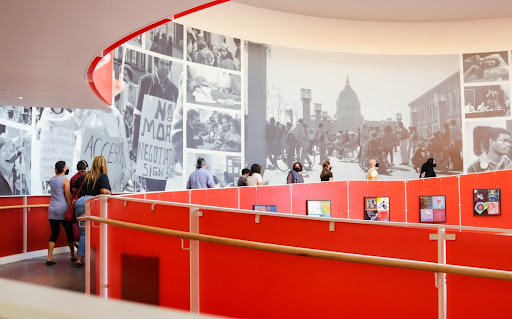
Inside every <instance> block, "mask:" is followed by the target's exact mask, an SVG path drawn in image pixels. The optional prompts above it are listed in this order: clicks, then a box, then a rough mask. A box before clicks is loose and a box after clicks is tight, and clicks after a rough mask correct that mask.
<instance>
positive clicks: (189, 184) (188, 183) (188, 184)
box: [187, 177, 192, 189]
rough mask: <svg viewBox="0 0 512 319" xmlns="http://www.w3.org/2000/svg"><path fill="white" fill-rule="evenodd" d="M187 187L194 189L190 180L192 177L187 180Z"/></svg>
mask: <svg viewBox="0 0 512 319" xmlns="http://www.w3.org/2000/svg"><path fill="white" fill-rule="evenodd" d="M187 189H192V183H191V182H190V177H189V178H188V181H187Z"/></svg>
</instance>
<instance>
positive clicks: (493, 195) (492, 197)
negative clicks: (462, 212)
mask: <svg viewBox="0 0 512 319" xmlns="http://www.w3.org/2000/svg"><path fill="white" fill-rule="evenodd" d="M500 202H501V194H500V190H499V189H496V188H492V189H475V190H473V205H474V207H473V215H475V216H499V215H501V208H500Z"/></svg>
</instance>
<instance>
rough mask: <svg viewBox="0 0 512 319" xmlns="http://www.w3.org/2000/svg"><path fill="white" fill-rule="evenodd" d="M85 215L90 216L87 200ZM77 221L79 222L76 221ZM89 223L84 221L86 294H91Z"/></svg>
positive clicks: (89, 204) (89, 205) (89, 206)
mask: <svg viewBox="0 0 512 319" xmlns="http://www.w3.org/2000/svg"><path fill="white" fill-rule="evenodd" d="M85 216H91V203H90V202H89V201H86V202H85ZM77 223H80V222H79V221H77ZM91 223H92V222H91V221H89V220H87V221H86V222H85V294H87V295H90V294H91ZM78 226H80V224H78ZM73 249H74V248H73ZM77 253H78V252H77ZM93 280H96V278H93Z"/></svg>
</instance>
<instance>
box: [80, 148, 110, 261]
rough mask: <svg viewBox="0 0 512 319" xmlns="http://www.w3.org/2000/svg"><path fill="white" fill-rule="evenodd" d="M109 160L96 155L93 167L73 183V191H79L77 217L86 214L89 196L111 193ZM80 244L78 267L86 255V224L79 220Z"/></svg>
mask: <svg viewBox="0 0 512 319" xmlns="http://www.w3.org/2000/svg"><path fill="white" fill-rule="evenodd" d="M107 175H108V169H107V161H106V160H105V158H104V157H103V156H96V157H95V158H94V161H93V162H92V168H91V170H90V171H88V172H86V173H85V174H84V175H82V176H80V178H79V179H78V180H77V181H76V182H75V184H74V185H73V192H77V194H78V195H77V198H78V199H77V200H76V202H75V216H76V218H78V217H80V216H82V215H83V214H85V200H86V199H87V198H89V197H93V196H98V195H100V194H107V195H109V194H110V183H109V180H108V176H107ZM78 226H79V228H80V244H79V246H78V258H77V261H76V266H77V267H82V266H83V265H84V264H83V262H84V257H85V224H84V223H80V222H79V225H78Z"/></svg>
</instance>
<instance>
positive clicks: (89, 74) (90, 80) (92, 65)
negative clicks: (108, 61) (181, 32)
mask: <svg viewBox="0 0 512 319" xmlns="http://www.w3.org/2000/svg"><path fill="white" fill-rule="evenodd" d="M228 1H229V0H215V1H212V2H208V3H205V4H203V5H200V6H197V7H195V8H192V9H189V10H186V11H183V12H180V13H178V14H175V15H174V19H177V18H180V17H183V16H186V15H188V14H191V13H194V12H197V11H200V10H204V9H207V8H209V7H213V6H215V5H218V4H221V3H224V2H228ZM170 21H172V20H171V19H169V18H165V19H162V20H160V21H158V22H155V23H152V24H150V25H148V26H146V27H144V28H142V29H140V30H137V31H135V32H133V33H131V34H129V35H127V36H125V37H123V38H121V39H120V40H118V41H116V42H115V43H113V44H112V45H110V46H109V47H108V48H106V49H105V50H103V51H102V53H101V56H96V57H94V59H93V60H92V61H91V63H90V64H89V66H88V67H87V71H86V78H87V83H88V84H89V88H90V89H91V90H92V92H93V93H94V94H96V96H97V97H98V98H99V99H100V100H101V101H102V102H104V103H105V104H107V105H110V104H111V103H112V101H107V99H105V98H104V97H103V96H102V95H101V94H100V92H99V91H98V89H97V87H96V84H95V83H94V80H93V73H94V69H95V68H96V65H98V63H99V62H100V60H101V57H102V56H105V55H107V54H109V53H110V52H111V51H113V50H114V49H115V48H117V47H119V46H120V45H122V44H123V43H125V42H127V41H128V40H130V39H133V38H135V37H136V36H138V35H140V34H142V33H144V32H146V31H149V30H151V29H153V28H156V27H158V26H159V25H162V24H165V23H167V22H170Z"/></svg>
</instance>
